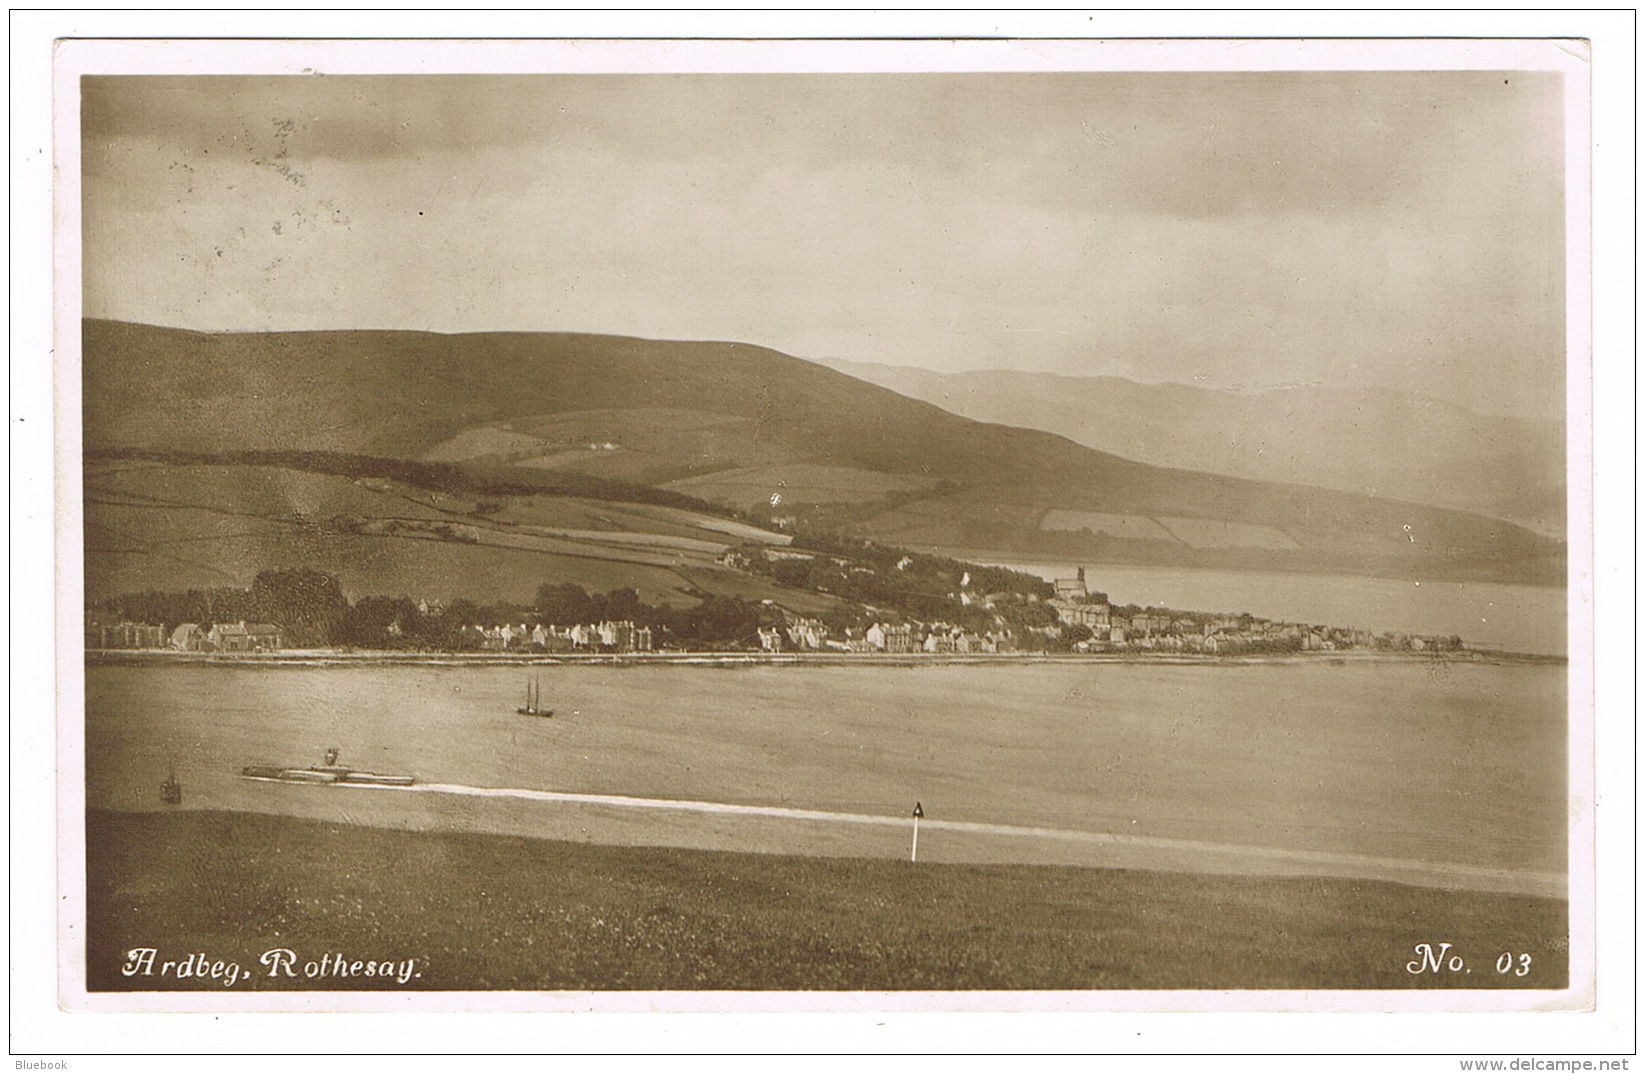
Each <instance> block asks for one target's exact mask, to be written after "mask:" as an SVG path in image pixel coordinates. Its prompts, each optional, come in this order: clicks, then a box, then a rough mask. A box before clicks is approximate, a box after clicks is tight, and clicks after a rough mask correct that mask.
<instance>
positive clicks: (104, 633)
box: [86, 620, 285, 653]
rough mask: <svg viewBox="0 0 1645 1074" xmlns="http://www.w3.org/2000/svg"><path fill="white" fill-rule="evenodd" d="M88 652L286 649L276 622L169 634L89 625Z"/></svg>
mask: <svg viewBox="0 0 1645 1074" xmlns="http://www.w3.org/2000/svg"><path fill="white" fill-rule="evenodd" d="M86 648H87V649H174V650H176V651H178V652H185V653H261V652H272V651H274V650H276V649H283V648H285V631H284V630H282V629H281V628H280V627H278V626H275V625H274V624H273V623H247V622H245V621H244V620H241V621H240V622H237V623H213V624H211V625H210V626H209V627H202V626H201V625H200V624H199V623H183V624H182V625H181V626H179V627H178V628H177V629H176V630H173V631H172V632H171V633H170V634H167V633H166V628H165V627H163V626H160V625H158V624H155V623H130V622H119V623H91V622H88V623H87V624H86Z"/></svg>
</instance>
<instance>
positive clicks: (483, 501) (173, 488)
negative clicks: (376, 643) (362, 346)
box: [84, 460, 814, 606]
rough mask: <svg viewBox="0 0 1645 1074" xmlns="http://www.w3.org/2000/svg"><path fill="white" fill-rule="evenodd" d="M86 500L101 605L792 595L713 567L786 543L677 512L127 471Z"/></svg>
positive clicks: (94, 588) (105, 476) (90, 480)
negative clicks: (694, 592) (241, 592)
mask: <svg viewBox="0 0 1645 1074" xmlns="http://www.w3.org/2000/svg"><path fill="white" fill-rule="evenodd" d="M84 495H85V499H84V502H85V517H86V529H85V532H86V591H87V596H88V598H89V599H91V600H97V599H99V598H101V597H105V596H110V595H115V594H120V593H132V592H142V591H145V590H162V591H175V590H184V589H189V588H195V587H198V588H205V587H209V586H220V585H247V584H249V583H250V581H251V576H252V575H254V574H255V573H256V572H257V571H258V570H261V569H268V568H277V567H292V566H302V567H307V568H310V569H316V570H322V571H326V572H328V573H331V574H333V575H335V576H336V577H337V578H338V579H339V580H340V581H341V582H342V584H343V586H344V588H345V591H347V592H349V593H351V594H353V595H355V596H363V595H368V594H380V595H386V596H401V595H405V596H412V597H430V598H438V599H442V600H450V599H453V598H458V597H461V598H467V599H472V600H479V601H494V600H510V601H524V600H528V599H530V598H531V597H532V596H533V594H535V592H536V590H537V587H538V586H540V585H542V584H543V583H544V582H570V583H573V584H577V585H581V586H582V587H583V588H584V589H586V590H589V591H591V592H604V591H609V590H613V589H619V588H625V587H632V588H634V589H636V590H638V591H639V593H640V597H641V599H642V600H645V601H648V602H651V603H660V602H663V601H668V602H671V603H673V604H674V605H676V606H680V605H683V604H689V603H690V602H691V599H692V598H691V597H690V596H689V595H688V593H687V591H688V590H690V589H692V588H696V589H698V590H700V591H703V592H718V591H719V590H717V589H716V588H714V587H715V585H716V584H717V583H719V582H722V581H723V582H725V583H727V589H726V592H727V593H728V594H729V593H731V592H732V591H734V592H735V594H736V595H740V596H745V597H748V598H750V599H764V598H768V597H772V598H781V597H783V596H784V595H785V594H786V592H787V591H784V590H780V589H779V588H778V587H776V586H774V585H772V584H770V583H768V582H765V581H762V580H760V579H758V578H753V577H748V576H742V575H737V576H732V575H731V574H730V572H726V571H723V570H720V569H718V564H717V558H718V556H719V554H720V553H721V552H723V551H724V550H725V549H726V548H729V547H731V546H732V545H734V544H739V543H744V542H748V541H757V542H761V543H769V544H786V543H788V542H789V541H790V540H791V538H789V537H788V536H786V535H783V534H778V533H772V532H770V531H765V530H759V529H756V528H755V527H753V526H749V525H746V524H744V523H739V522H735V521H733V520H731V519H726V518H720V517H717V516H713V515H708V514H702V513H698V512H693V511H687V510H683V509H681V508H677V507H668V506H662V505H655V504H643V503H608V502H604V501H594V500H586V499H581V498H577V497H570V496H546V495H491V496H488V495H486V494H485V493H483V492H473V493H454V492H449V491H434V490H430V489H427V488H420V487H417V486H413V485H408V484H406V483H404V482H401V481H394V480H389V479H381V478H355V479H350V478H347V477H343V476H339V475H335V474H322V473H312V472H306V471H303V470H299V469H295V468H291V467H280V466H267V465H236V464H175V463H169V464H168V463H158V462H153V461H131V460H118V461H95V460H94V461H92V462H89V463H88V464H87V466H86V470H85V494H84ZM682 569H689V571H690V574H689V576H686V575H682V574H681V573H680V571H681V570H682ZM802 596H803V594H802ZM807 603H808V606H809V604H810V603H814V602H807Z"/></svg>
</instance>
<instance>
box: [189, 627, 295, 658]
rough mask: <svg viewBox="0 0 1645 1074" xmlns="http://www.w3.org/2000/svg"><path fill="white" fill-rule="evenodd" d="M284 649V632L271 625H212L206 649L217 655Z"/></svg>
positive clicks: (207, 636) (207, 633)
mask: <svg viewBox="0 0 1645 1074" xmlns="http://www.w3.org/2000/svg"><path fill="white" fill-rule="evenodd" d="M284 647H285V632H284V631H282V630H281V629H280V628H279V627H277V626H275V625H274V624H273V623H247V622H245V621H244V620H241V621H240V622H238V623H213V624H212V626H211V629H210V630H209V631H207V632H206V648H208V649H211V650H213V651H215V652H219V653H260V652H270V651H273V650H275V649H282V648H284Z"/></svg>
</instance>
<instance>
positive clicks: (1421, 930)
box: [87, 811, 1567, 992]
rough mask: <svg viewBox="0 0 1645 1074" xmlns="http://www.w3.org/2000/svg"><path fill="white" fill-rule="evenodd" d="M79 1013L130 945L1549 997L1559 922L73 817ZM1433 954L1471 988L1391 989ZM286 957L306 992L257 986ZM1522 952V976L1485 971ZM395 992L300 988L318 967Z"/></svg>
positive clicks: (1190, 886) (539, 964)
mask: <svg viewBox="0 0 1645 1074" xmlns="http://www.w3.org/2000/svg"><path fill="white" fill-rule="evenodd" d="M87 874H88V878H89V879H88V885H87V887H88V890H87V941H88V943H87V949H88V954H87V960H88V966H87V981H88V987H89V988H90V989H91V990H92V991H110V990H141V991H150V990H178V989H184V990H210V991H215V992H223V991H225V990H226V988H225V985H224V984H223V983H222V980H221V979H219V980H215V981H213V980H210V979H206V980H203V981H202V980H201V979H199V978H195V977H188V978H183V979H178V978H177V977H176V976H175V975H174V974H168V975H166V976H159V975H158V972H159V970H158V966H157V968H156V975H153V976H133V977H129V978H128V977H125V976H123V975H122V973H121V967H122V965H123V963H124V962H125V959H126V952H127V951H128V950H130V949H133V948H150V947H151V948H155V949H156V950H157V956H156V957H157V962H159V963H162V964H163V963H164V962H165V961H168V960H174V961H178V962H181V961H183V960H185V959H187V958H188V957H189V956H190V955H193V954H196V953H199V954H201V955H203V956H204V957H205V959H206V960H207V961H208V962H216V961H223V962H225V963H237V964H238V965H240V966H241V967H242V969H243V970H244V971H245V972H247V973H249V974H250V976H249V977H247V978H245V979H243V980H241V981H240V982H238V983H237V984H235V985H234V986H233V990H234V991H236V992H245V991H267V990H270V989H276V988H279V989H299V988H311V989H324V990H356V989H387V990H398V989H400V988H402V987H404V988H407V989H436V990H483V989H513V990H541V991H581V990H620V989H635V990H722V989H732V990H811V989H822V990H874V991H882V990H918V991H949V990H972V989H1204V988H1211V989H1239V988H1264V989H1366V988H1413V987H1443V988H1483V987H1503V986H1509V987H1521V988H1562V987H1564V985H1565V982H1566V975H1567V940H1566V928H1567V926H1566V904H1565V903H1564V902H1563V901H1559V900H1550V899H1537V898H1530V897H1524V896H1516V895H1493V894H1483V893H1471V892H1447V891H1439V890H1432V889H1426V888H1416V887H1405V886H1401V885H1396V884H1386V883H1379V882H1371V881H1353V880H1336V879H1323V878H1284V879H1272V878H1267V879H1258V878H1240V877H1226V876H1193V875H1183V874H1173V873H1153V872H1143V871H1127V870H1095V869H1077V868H1056V867H1041V866H969V865H928V864H924V863H921V864H917V865H916V864H912V863H909V862H906V861H884V860H866V859H825V858H797V857H777V856H766V855H751V854H732V853H720V852H708V851H695V850H673V849H659V848H642V847H606V846H595V845H586V844H574V843H560V842H548V841H543V840H532V839H521V838H513V837H505V836H492V835H480V834H471V833H428V832H402V831H389V830H381V829H371V828H358V827H349V826H344V825H336V824H328V823H320V822H313V821H306V820H296V819H291V818H283V817H272V816H265V815H260V814H252V813H211V812H193V811H186V812H176V813H168V814H161V813H122V812H107V811H92V812H91V813H90V814H89V815H88V819H87ZM1425 942H1426V943H1431V944H1433V945H1434V946H1435V948H1436V949H1437V948H1438V946H1439V945H1440V944H1442V943H1449V944H1451V947H1450V948H1449V949H1448V951H1447V958H1448V957H1449V956H1451V955H1460V956H1461V957H1462V958H1463V959H1464V960H1465V963H1466V969H1465V970H1464V971H1462V972H1450V971H1448V970H1441V971H1440V972H1438V973H1432V972H1425V973H1421V974H1412V973H1409V972H1407V970H1406V964H1407V963H1409V962H1411V961H1412V960H1413V959H1414V958H1415V957H1416V955H1415V953H1414V948H1415V946H1416V945H1417V944H1420V943H1425ZM280 948H284V949H289V950H290V951H292V952H293V953H294V954H295V956H296V958H297V960H298V961H297V964H296V967H297V972H298V975H297V976H296V977H294V978H290V979H287V978H280V979H277V980H276V979H270V977H269V976H267V972H268V971H267V969H266V968H265V967H263V966H262V965H260V964H259V958H260V956H261V955H262V954H263V953H264V952H265V951H269V950H272V949H280ZM1504 953H1512V954H1513V955H1514V956H1515V957H1516V959H1517V956H1518V955H1520V954H1529V955H1530V956H1531V963H1530V968H1529V972H1528V973H1527V975H1526V976H1524V977H1516V976H1513V975H1512V974H1509V975H1499V974H1498V973H1497V971H1496V962H1497V959H1498V957H1499V956H1501V955H1502V954H1504ZM326 955H333V956H335V955H342V956H344V957H345V961H347V962H352V961H354V960H376V961H386V962H390V963H394V964H398V963H400V962H401V960H406V959H414V960H415V968H416V973H417V974H419V976H413V977H411V978H410V979H409V980H408V981H407V982H406V984H405V985H404V986H402V985H400V984H399V983H398V982H396V981H394V980H392V979H390V980H388V981H386V982H385V981H384V979H382V978H377V977H372V978H367V977H363V976H356V977H348V978H338V977H335V976H317V977H315V978H313V979H309V978H307V977H305V976H304V975H303V968H304V966H305V965H306V964H307V963H308V962H311V961H312V962H315V963H316V964H317V965H322V964H323V960H324V956H326Z"/></svg>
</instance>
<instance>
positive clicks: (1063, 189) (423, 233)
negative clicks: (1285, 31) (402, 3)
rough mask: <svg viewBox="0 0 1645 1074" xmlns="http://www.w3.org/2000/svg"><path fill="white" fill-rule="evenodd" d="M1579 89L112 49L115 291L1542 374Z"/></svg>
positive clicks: (1297, 376)
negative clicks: (149, 74)
mask: <svg viewBox="0 0 1645 1074" xmlns="http://www.w3.org/2000/svg"><path fill="white" fill-rule="evenodd" d="M1557 89H1558V87H1557V84H1554V85H1550V84H1549V83H1547V82H1546V81H1537V80H1532V81H1530V82H1529V83H1521V82H1516V81H1515V80H1514V77H1513V76H1509V78H1508V81H1507V83H1506V84H1504V79H1503V78H1502V77H1499V76H1498V75H1496V74H1494V73H1489V72H1485V73H1478V72H1475V73H1463V74H1418V75H1411V76H1390V75H1382V76H1358V75H1317V76H1306V75H1304V76H1298V75H1289V76H1248V75H1242V76H1220V75H1217V76H1212V75H1195V76H1177V75H1173V76H1109V75H1079V76H1075V75H1054V76H943V77H933V76H906V75H899V76H848V77H820V76H794V77H789V76H760V77H749V78H730V79H727V78H711V77H701V76H678V77H669V78H633V77H622V76H602V77H595V76H589V77H576V78H559V77H551V78H540V77H539V78H504V79H480V78H457V79H431V78H400V79H394V78H330V77H326V78H285V79H269V78H260V79H239V78H236V79H200V78H194V79H171V78H165V79H141V80H132V79H116V78H107V79H95V80H88V82H87V85H86V94H85V102H86V103H85V116H86V126H85V139H84V161H85V176H86V183H85V192H86V197H85V215H86V251H87V271H86V307H87V310H88V312H90V313H92V314H93V315H105V316H116V317H126V318H130V319H135V320H150V321H156V322H160V323H173V324H185V325H191V326H196V327H203V328H252V329H260V328H294V327H409V328H422V329H433V330H440V331H465V330H470V331H471V330H485V329H527V330H554V329H564V330H578V331H603V332H615V333H623V334H633V335H650V336H662V337H668V338H722V339H723V338H731V339H743V340H748V341H752V342H758V343H764V344H767V345H771V346H775V347H778V348H780V349H785V350H789V351H791V352H794V353H800V354H806V355H815V356H824V355H832V356H837V357H845V358H858V359H864V360H881V361H892V362H905V363H908V364H919V365H926V366H930V367H934V368H982V367H989V366H1018V367H1025V368H1040V369H1052V370H1057V371H1063V372H1118V373H1123V374H1126V375H1130V376H1134V377H1137V378H1139V379H1147V380H1184V381H1189V380H1191V381H1195V382H1199V383H1205V382H1209V383H1212V384H1255V383H1275V382H1280V383H1292V382H1296V381H1301V380H1324V381H1327V382H1336V383H1368V384H1387V385H1390V386H1400V387H1419V388H1421V390H1425V391H1427V392H1429V394H1436V395H1443V396H1446V397H1449V398H1452V399H1455V400H1458V401H1462V402H1465V403H1466V402H1468V401H1470V400H1472V401H1475V402H1482V405H1483V403H1489V404H1490V405H1492V406H1499V405H1501V406H1507V405H1512V406H1520V405H1535V404H1536V403H1537V400H1539V399H1543V400H1546V399H1549V398H1556V397H1557V396H1558V394H1559V389H1560V384H1561V382H1562V381H1561V374H1562V372H1563V362H1562V359H1561V354H1562V341H1563V321H1562V311H1563V278H1564V266H1563V259H1562V250H1563V234H1562V230H1561V221H1562V215H1561V213H1562V190H1561V182H1560V179H1559V174H1560V171H1559V168H1558V167H1557V166H1556V165H1558V163H1559V161H1558V146H1559V138H1558V134H1559V131H1558V123H1557V117H1558V107H1557V106H1558V92H1557ZM1202 378H1203V379H1202Z"/></svg>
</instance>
